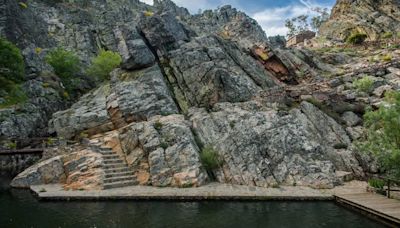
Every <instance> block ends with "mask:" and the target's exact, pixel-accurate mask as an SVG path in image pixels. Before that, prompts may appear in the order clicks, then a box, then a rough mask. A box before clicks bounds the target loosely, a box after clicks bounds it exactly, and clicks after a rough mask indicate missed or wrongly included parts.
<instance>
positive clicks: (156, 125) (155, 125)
mask: <svg viewBox="0 0 400 228" xmlns="http://www.w3.org/2000/svg"><path fill="white" fill-rule="evenodd" d="M162 127H163V124H162V123H161V122H160V121H156V122H155V123H154V128H155V129H156V130H157V131H159V130H161V128H162Z"/></svg>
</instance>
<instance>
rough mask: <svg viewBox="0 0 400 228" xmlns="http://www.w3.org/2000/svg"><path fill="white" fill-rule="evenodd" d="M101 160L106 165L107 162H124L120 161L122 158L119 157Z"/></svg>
mask: <svg viewBox="0 0 400 228" xmlns="http://www.w3.org/2000/svg"><path fill="white" fill-rule="evenodd" d="M103 162H104V164H106V165H108V164H125V163H124V161H122V159H120V158H117V159H104V160H103Z"/></svg>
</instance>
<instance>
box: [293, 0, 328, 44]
mask: <svg viewBox="0 0 400 228" xmlns="http://www.w3.org/2000/svg"><path fill="white" fill-rule="evenodd" d="M311 11H312V12H313V13H314V14H317V15H316V16H314V17H312V18H311V19H310V15H306V14H303V15H300V16H297V17H294V18H291V19H287V20H286V21H285V26H286V28H287V29H288V30H289V31H288V33H287V36H288V37H291V36H295V35H298V34H300V33H302V32H305V31H308V30H313V31H315V32H317V31H318V30H319V28H320V27H321V25H322V24H323V23H324V22H325V21H327V20H328V19H329V13H328V9H327V8H324V9H322V8H320V7H316V8H312V9H311ZM310 22H311V24H310Z"/></svg>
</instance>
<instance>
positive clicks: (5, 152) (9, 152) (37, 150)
mask: <svg viewBox="0 0 400 228" xmlns="http://www.w3.org/2000/svg"><path fill="white" fill-rule="evenodd" d="M41 153H43V148H33V149H19V150H1V151H0V155H14V154H41Z"/></svg>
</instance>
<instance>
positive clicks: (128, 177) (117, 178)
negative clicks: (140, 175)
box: [104, 175, 135, 184]
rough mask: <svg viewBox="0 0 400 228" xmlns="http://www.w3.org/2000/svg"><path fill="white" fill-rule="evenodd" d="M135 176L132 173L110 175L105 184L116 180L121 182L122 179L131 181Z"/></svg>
mask: <svg viewBox="0 0 400 228" xmlns="http://www.w3.org/2000/svg"><path fill="white" fill-rule="evenodd" d="M134 179H135V177H134V176H132V175H128V176H120V177H109V178H105V179H104V183H105V184H109V183H116V182H121V181H129V180H134Z"/></svg>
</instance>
